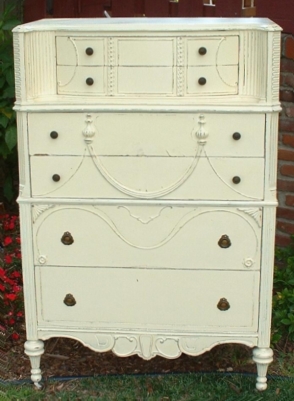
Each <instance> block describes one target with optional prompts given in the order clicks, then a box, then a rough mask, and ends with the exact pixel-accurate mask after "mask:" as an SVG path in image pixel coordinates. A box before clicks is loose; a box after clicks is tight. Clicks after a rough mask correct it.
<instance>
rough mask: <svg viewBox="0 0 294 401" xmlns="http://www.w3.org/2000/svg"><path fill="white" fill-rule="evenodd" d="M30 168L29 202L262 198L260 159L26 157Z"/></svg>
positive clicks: (261, 163)
mask: <svg viewBox="0 0 294 401" xmlns="http://www.w3.org/2000/svg"><path fill="white" fill-rule="evenodd" d="M30 164H31V186H32V187H31V188H32V196H33V197H49V198H52V197H60V198H64V197H69V198H115V199H120V198H137V199H160V198H162V199H203V200H204V199H211V200H228V199H230V200H258V199H259V200H260V199H263V196H264V194H263V189H264V160H263V159H262V158H219V157H211V158H207V157H199V158H198V157H194V158H192V157H146V156H141V157H140V156H137V157H121V156H118V157H115V156H111V157H110V156H108V157H95V156H93V157H90V156H31V159H30ZM159 172H160V173H159ZM236 180H237V181H236ZM235 181H236V182H235Z"/></svg>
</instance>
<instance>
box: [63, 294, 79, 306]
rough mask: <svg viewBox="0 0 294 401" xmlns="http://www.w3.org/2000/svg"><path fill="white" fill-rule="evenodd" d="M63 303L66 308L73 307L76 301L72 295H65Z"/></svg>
mask: <svg viewBox="0 0 294 401" xmlns="http://www.w3.org/2000/svg"><path fill="white" fill-rule="evenodd" d="M63 303H65V305H66V306H74V305H75V304H76V303H77V301H76V300H75V298H74V296H73V295H72V294H66V296H65V298H64V300H63Z"/></svg>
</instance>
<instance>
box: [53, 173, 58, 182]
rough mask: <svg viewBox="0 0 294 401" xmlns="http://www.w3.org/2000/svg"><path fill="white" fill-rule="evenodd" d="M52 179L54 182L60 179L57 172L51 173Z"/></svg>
mask: <svg viewBox="0 0 294 401" xmlns="http://www.w3.org/2000/svg"><path fill="white" fill-rule="evenodd" d="M52 180H53V181H55V182H58V181H60V175H59V174H53V175H52Z"/></svg>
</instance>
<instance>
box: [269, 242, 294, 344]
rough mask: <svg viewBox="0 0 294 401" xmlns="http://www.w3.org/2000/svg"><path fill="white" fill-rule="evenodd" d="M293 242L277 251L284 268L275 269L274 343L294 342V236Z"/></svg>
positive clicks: (278, 258) (278, 259)
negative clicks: (284, 339) (285, 340)
mask: <svg viewBox="0 0 294 401" xmlns="http://www.w3.org/2000/svg"><path fill="white" fill-rule="evenodd" d="M292 241H293V242H292V243H291V244H290V245H289V246H288V247H286V248H283V249H277V251H276V258H277V261H278V262H279V263H280V264H282V267H275V275H274V296H273V336H272V342H273V343H276V342H278V341H279V340H280V339H281V338H283V337H287V338H288V340H290V341H294V236H293V237H292Z"/></svg>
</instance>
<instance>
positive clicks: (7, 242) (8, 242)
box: [3, 237, 12, 246]
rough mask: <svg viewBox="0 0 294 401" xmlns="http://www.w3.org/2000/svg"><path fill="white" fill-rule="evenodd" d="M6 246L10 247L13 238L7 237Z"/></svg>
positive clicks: (5, 239)
mask: <svg viewBox="0 0 294 401" xmlns="http://www.w3.org/2000/svg"><path fill="white" fill-rule="evenodd" d="M3 243H4V245H5V246H7V245H10V244H11V243H12V238H11V237H5V238H4V241H3Z"/></svg>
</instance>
